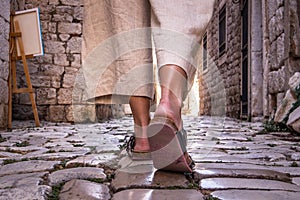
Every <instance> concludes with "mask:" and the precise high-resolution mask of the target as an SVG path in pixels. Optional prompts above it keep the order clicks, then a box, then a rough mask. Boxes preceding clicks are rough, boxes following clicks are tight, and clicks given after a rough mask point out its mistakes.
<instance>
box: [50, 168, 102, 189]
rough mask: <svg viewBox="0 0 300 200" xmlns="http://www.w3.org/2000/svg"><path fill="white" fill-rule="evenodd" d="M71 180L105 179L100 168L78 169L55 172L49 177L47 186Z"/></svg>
mask: <svg viewBox="0 0 300 200" xmlns="http://www.w3.org/2000/svg"><path fill="white" fill-rule="evenodd" d="M72 179H102V180H104V179H106V175H105V173H104V170H103V169H102V168H94V167H78V168H70V169H63V170H59V171H55V172H53V173H51V174H50V175H49V185H50V186H53V185H57V184H60V183H63V182H66V181H70V180H72Z"/></svg>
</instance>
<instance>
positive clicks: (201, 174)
mask: <svg viewBox="0 0 300 200" xmlns="http://www.w3.org/2000/svg"><path fill="white" fill-rule="evenodd" d="M194 176H195V177H197V178H198V179H199V180H201V179H205V178H212V177H231V178H252V179H268V180H270V179H272V180H279V181H285V182H289V181H291V178H290V176H289V174H285V173H280V172H276V171H272V170H267V169H234V168H232V169H213V168H211V169H198V170H195V174H194Z"/></svg>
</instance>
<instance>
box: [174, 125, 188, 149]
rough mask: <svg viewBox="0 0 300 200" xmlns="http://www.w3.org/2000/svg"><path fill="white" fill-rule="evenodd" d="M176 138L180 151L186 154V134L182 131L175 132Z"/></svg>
mask: <svg viewBox="0 0 300 200" xmlns="http://www.w3.org/2000/svg"><path fill="white" fill-rule="evenodd" d="M176 137H177V139H178V141H179V144H180V147H181V150H182V151H183V153H185V152H187V149H186V147H187V133H186V131H185V130H184V129H182V130H181V131H177V132H176Z"/></svg>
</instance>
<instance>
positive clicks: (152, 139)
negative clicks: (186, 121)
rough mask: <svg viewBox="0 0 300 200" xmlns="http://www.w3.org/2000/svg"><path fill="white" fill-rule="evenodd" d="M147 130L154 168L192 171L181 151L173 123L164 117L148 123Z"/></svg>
mask: <svg viewBox="0 0 300 200" xmlns="http://www.w3.org/2000/svg"><path fill="white" fill-rule="evenodd" d="M158 121H159V120H158ZM147 132H148V137H149V143H150V148H151V155H152V159H153V165H154V167H155V168H156V169H159V170H166V171H173V172H187V173H191V172H193V170H192V169H191V168H190V166H189V164H188V162H187V160H186V158H185V155H184V152H183V151H182V148H181V145H180V142H179V140H178V138H177V135H176V132H177V129H176V128H175V127H174V125H172V124H171V123H170V122H168V120H166V119H164V120H162V121H161V122H157V121H155V122H153V123H151V124H150V125H149V127H148V130H147Z"/></svg>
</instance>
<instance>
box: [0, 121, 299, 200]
mask: <svg viewBox="0 0 300 200" xmlns="http://www.w3.org/2000/svg"><path fill="white" fill-rule="evenodd" d="M132 123H133V122H132V118H131V117H124V118H121V119H114V120H110V121H107V122H103V123H97V124H75V125H71V124H54V123H46V122H44V123H43V126H42V127H40V128H32V127H34V125H33V123H32V122H28V121H23V122H14V129H13V131H12V132H0V134H1V141H0V142H1V143H0V165H1V166H0V199H1V200H9V199H14V200H15V199H28V200H32V199H62V200H64V199H68V200H69V199H72V200H76V199H84V200H88V199H100V200H108V199H113V200H123V199H132V200H140V199H145V200H146V199H152V200H154V199H155V200H160V199H170V200H174V199H180V200H181V199H191V200H193V199H195V200H196V199H197V200H199V199H222V200H248V199H249V200H250V199H251V200H253V199H256V200H260V199H261V200H269V199H270V200H276V199H278V200H282V199H285V200H298V199H299V197H300V167H299V165H300V145H299V141H300V137H299V136H298V137H297V136H295V135H292V134H291V133H285V132H274V133H265V132H263V131H262V130H263V127H262V124H261V123H249V122H241V121H238V120H233V119H229V118H220V117H219V118H216V117H190V116H185V117H184V124H185V129H186V130H187V131H188V143H189V144H188V149H189V152H190V153H191V155H192V157H193V158H194V160H195V161H196V170H195V172H194V174H193V175H186V176H185V175H183V174H176V173H169V172H162V171H155V170H154V169H153V167H152V163H151V161H132V160H131V159H130V158H129V157H127V155H126V152H125V150H122V151H121V149H120V147H121V146H122V144H123V143H124V137H125V135H129V134H132V130H133V126H132ZM26 126H27V127H28V128H24V127H26Z"/></svg>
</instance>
